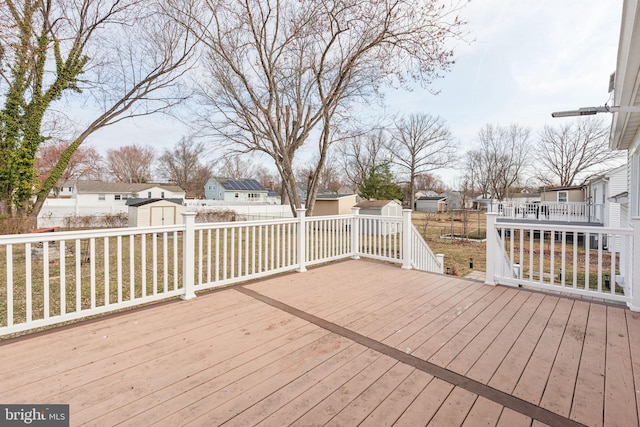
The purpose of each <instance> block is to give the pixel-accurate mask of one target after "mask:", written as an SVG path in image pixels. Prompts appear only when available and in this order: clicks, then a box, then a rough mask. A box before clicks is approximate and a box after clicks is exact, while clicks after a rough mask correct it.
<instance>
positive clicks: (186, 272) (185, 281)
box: [180, 212, 196, 300]
mask: <svg viewBox="0 0 640 427" xmlns="http://www.w3.org/2000/svg"><path fill="white" fill-rule="evenodd" d="M182 223H183V224H184V235H183V236H182V289H183V291H184V293H183V294H182V296H181V297H180V298H182V299H183V300H189V299H191V298H195V297H196V292H195V283H194V282H195V270H196V262H195V256H196V248H195V241H196V239H195V235H196V232H195V224H196V213H195V212H184V213H183V214H182Z"/></svg>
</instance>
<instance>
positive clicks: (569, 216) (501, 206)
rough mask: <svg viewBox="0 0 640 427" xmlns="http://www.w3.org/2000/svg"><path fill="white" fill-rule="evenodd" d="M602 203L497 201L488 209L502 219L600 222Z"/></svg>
mask: <svg viewBox="0 0 640 427" xmlns="http://www.w3.org/2000/svg"><path fill="white" fill-rule="evenodd" d="M602 207H603V206H602V205H600V204H595V205H594V204H592V203H587V202H567V203H555V202H535V203H523V202H497V203H493V204H491V205H489V211H490V212H495V213H497V214H498V215H499V217H500V218H504V219H513V220H518V219H523V220H538V221H561V222H590V223H602Z"/></svg>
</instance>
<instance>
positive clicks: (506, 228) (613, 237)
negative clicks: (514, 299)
mask: <svg viewBox="0 0 640 427" xmlns="http://www.w3.org/2000/svg"><path fill="white" fill-rule="evenodd" d="M488 225H489V221H488ZM487 232H488V233H489V232H492V233H496V241H497V245H496V249H497V253H495V254H490V251H489V248H487V262H488V263H489V262H493V263H494V265H493V267H494V270H495V276H494V279H495V282H496V283H502V284H508V285H518V286H530V287H535V288H540V289H545V290H552V291H559V292H564V293H570V294H577V295H584V296H589V297H597V298H602V299H606V300H611V301H624V302H629V301H630V298H631V293H632V290H631V288H630V286H629V284H630V283H631V275H632V270H631V268H630V263H631V250H630V247H631V246H632V241H633V232H634V230H633V229H631V228H625V229H621V228H603V227H586V226H585V227H582V226H556V225H544V224H531V223H502V222H498V223H496V224H495V228H494V229H493V230H490V229H487Z"/></svg>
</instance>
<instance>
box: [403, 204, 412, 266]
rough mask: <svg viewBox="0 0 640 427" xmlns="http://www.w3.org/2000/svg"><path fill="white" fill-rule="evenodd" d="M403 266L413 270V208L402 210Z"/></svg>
mask: <svg viewBox="0 0 640 427" xmlns="http://www.w3.org/2000/svg"><path fill="white" fill-rule="evenodd" d="M402 234H403V236H402V268H404V269H405V270H411V209H403V210H402Z"/></svg>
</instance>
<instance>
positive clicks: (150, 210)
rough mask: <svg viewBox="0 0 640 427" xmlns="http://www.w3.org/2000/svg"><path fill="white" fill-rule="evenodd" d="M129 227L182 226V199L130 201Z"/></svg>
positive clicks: (183, 209) (184, 209)
mask: <svg viewBox="0 0 640 427" xmlns="http://www.w3.org/2000/svg"><path fill="white" fill-rule="evenodd" d="M127 205H128V206H129V227H148V226H155V225H174V224H182V213H183V212H185V211H186V207H185V206H183V203H182V199H129V200H127Z"/></svg>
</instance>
